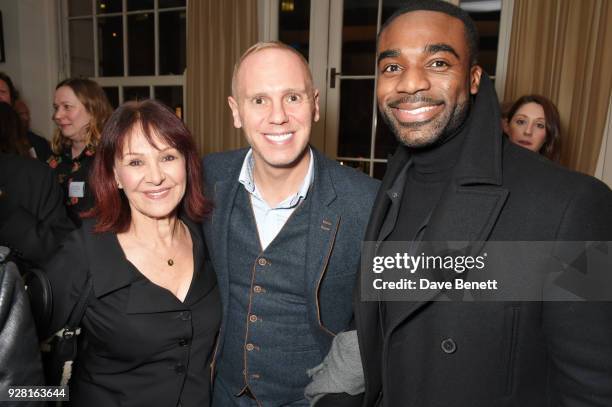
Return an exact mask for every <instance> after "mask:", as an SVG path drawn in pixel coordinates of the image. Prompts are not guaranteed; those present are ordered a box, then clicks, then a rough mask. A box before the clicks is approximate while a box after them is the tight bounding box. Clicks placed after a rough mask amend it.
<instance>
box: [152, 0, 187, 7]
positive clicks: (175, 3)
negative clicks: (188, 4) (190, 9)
mask: <svg viewBox="0 0 612 407" xmlns="http://www.w3.org/2000/svg"><path fill="white" fill-rule="evenodd" d="M158 4H159V8H168V7H185V0H159V3H158Z"/></svg>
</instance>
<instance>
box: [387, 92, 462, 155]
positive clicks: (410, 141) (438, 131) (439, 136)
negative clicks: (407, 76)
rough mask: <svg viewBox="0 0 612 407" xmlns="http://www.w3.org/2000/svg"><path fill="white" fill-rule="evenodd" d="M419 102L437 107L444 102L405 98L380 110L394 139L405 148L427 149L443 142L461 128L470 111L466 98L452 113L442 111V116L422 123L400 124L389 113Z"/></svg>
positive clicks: (422, 98)
mask: <svg viewBox="0 0 612 407" xmlns="http://www.w3.org/2000/svg"><path fill="white" fill-rule="evenodd" d="M419 102H425V103H428V104H431V105H437V104H441V103H443V102H444V101H438V100H435V99H431V98H428V97H424V96H405V97H403V98H400V99H397V100H394V101H391V102H389V103H388V104H386V105H385V107H384V108H383V109H382V110H381V115H382V117H383V120H384V121H385V123H387V125H388V126H389V128H390V129H391V131H392V132H393V134H394V135H395V138H396V139H397V140H398V141H399V142H400V143H402V144H404V145H405V146H407V147H412V148H423V147H429V146H432V145H434V144H436V143H437V142H438V141H441V140H443V139H444V138H445V137H443V136H446V135H448V134H453V133H454V131H455V130H457V129H458V128H459V127H461V125H462V124H463V122H464V121H465V119H466V118H467V115H468V112H469V110H470V98H469V97H468V98H467V99H466V100H465V101H463V102H459V103H457V104H456V105H455V108H454V109H453V110H452V111H444V112H443V113H442V115H438V116H436V117H433V118H431V119H429V120H425V121H422V122H410V123H401V122H399V121H398V120H397V119H396V118H395V116H394V115H393V112H392V111H391V109H392V108H394V107H397V106H398V105H400V104H402V103H419ZM421 129H422V130H421ZM419 130H421V131H419ZM406 132H407V133H406Z"/></svg>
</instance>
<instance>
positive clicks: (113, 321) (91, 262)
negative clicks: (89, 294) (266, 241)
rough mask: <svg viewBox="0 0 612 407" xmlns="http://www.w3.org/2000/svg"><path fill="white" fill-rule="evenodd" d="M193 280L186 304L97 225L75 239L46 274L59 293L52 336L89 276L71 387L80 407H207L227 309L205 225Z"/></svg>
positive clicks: (196, 237)
mask: <svg viewBox="0 0 612 407" xmlns="http://www.w3.org/2000/svg"><path fill="white" fill-rule="evenodd" d="M184 222H185V223H186V224H187V225H188V227H189V231H190V233H191V238H192V240H193V252H194V270H195V271H194V275H193V280H192V282H191V286H190V288H189V291H188V293H187V296H186V298H185V301H184V302H181V301H179V300H178V299H177V298H176V297H175V296H174V295H173V294H172V293H170V292H169V291H168V290H166V289H164V288H162V287H159V286H157V285H155V284H153V283H152V282H151V281H150V280H148V279H147V278H146V277H145V276H144V275H143V274H141V273H140V272H139V271H138V270H137V269H136V268H135V267H134V266H133V265H132V264H131V263H130V262H129V261H128V260H127V259H126V258H125V255H124V253H123V251H122V249H121V246H120V245H119V242H118V240H117V236H116V235H115V234H113V233H93V231H92V228H93V225H94V220H92V219H86V220H85V221H84V222H83V228H82V229H80V230H77V231H75V232H73V233H72V234H71V235H70V236H69V237H68V238H67V239H66V242H65V243H64V244H63V246H62V248H61V249H60V251H59V253H58V254H57V255H56V256H55V257H54V258H53V259H52V260H51V262H50V263H49V264H48V265H47V267H46V268H45V271H46V272H47V273H48V275H49V279H50V281H51V286H52V289H53V296H54V301H53V302H54V304H53V316H52V322H51V325H52V331H56V330H59V329H60V328H61V327H62V326H63V324H65V323H66V321H67V319H68V316H69V314H70V311H71V310H72V308H73V307H74V305H75V303H76V301H77V300H78V298H79V295H80V293H81V292H82V291H83V290H84V288H85V285H86V282H87V278H88V276H90V277H91V279H92V282H93V291H94V294H93V297H94V298H90V300H89V303H88V308H87V310H86V313H85V316H84V318H83V321H82V324H81V327H82V329H83V338H82V339H83V341H81V342H83V343H84V346H80V348H79V350H78V356H77V361H76V362H75V365H76V366H75V368H74V369H73V375H72V378H71V381H70V384H71V388H70V400H71V402H72V404H73V405H75V406H88V407H89V406H101V407H102V406H104V407H109V406H125V405H142V406H176V405H177V404H178V403H179V402H180V404H181V405H182V406H184V407H186V406H207V405H208V404H209V398H210V360H211V357H212V353H213V345H214V342H215V338H216V335H217V330H218V327H219V321H220V312H221V305H220V299H219V292H218V288H217V282H216V277H215V273H214V271H213V269H212V264H211V262H210V260H209V259H208V258H205V253H206V248H205V246H204V241H203V239H202V236H201V232H200V228H199V226H196V225H194V224H192V223H190V222H188V221H186V220H184Z"/></svg>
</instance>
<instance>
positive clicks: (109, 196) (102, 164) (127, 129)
mask: <svg viewBox="0 0 612 407" xmlns="http://www.w3.org/2000/svg"><path fill="white" fill-rule="evenodd" d="M135 126H139V127H141V128H142V131H143V134H144V136H145V138H146V139H147V141H148V142H149V143H151V145H153V146H155V141H154V137H155V136H157V137H159V138H160V139H161V140H163V141H164V142H165V143H166V144H168V145H169V146H171V147H173V148H176V149H177V150H178V151H179V152H180V153H181V154H182V155H183V156H184V157H185V165H186V172H187V187H186V190H185V196H183V199H182V200H181V203H180V204H179V211H182V212H183V213H184V214H185V215H187V216H188V217H189V218H190V219H191V220H193V221H196V222H200V221H202V219H204V217H205V216H206V215H207V214H208V213H209V212H210V210H211V204H210V202H209V201H208V200H207V199H206V198H205V197H204V193H203V189H202V188H203V187H202V173H201V168H200V158H199V156H198V153H197V150H196V146H195V142H194V140H193V137H191V133H189V130H187V128H186V127H185V125H184V124H183V122H182V121H181V120H180V119H179V118H178V117H176V115H175V114H174V113H173V112H172V111H171V110H169V109H168V108H167V107H166V106H165V105H163V104H162V103H160V102H157V101H155V100H145V101H141V102H127V103H124V104H123V105H121V106H119V108H117V110H115V111H114V112H113V114H112V115H111V116H110V118H109V119H108V121H107V122H106V125H105V126H104V130H103V131H102V137H101V139H100V143H99V144H98V147H97V149H96V154H95V159H94V164H93V168H92V171H91V174H90V176H89V185H90V187H91V189H92V192H93V195H94V197H95V200H96V204H95V206H94V208H93V209H92V210H90V211H88V212H87V213H85V214H84V215H83V216H84V217H96V218H97V223H96V226H95V229H94V230H95V231H96V232H114V233H121V232H125V231H126V230H127V229H128V228H129V225H130V221H131V211H130V206H129V202H128V200H127V198H126V196H125V195H124V193H123V192H122V191H120V189H119V188H118V187H117V182H116V180H115V174H114V167H115V159H116V158H119V157H121V155H122V154H123V147H124V146H125V142H126V139H127V137H128V136H129V135H130V134H131V133H132V131H133V129H134V127H135Z"/></svg>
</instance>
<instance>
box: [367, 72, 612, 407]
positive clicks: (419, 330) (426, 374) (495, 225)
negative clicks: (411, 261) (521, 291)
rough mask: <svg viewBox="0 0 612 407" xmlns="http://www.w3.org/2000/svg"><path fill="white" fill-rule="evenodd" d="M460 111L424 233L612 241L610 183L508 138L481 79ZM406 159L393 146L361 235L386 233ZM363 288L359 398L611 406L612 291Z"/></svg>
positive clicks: (437, 237)
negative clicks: (391, 293) (381, 295)
mask: <svg viewBox="0 0 612 407" xmlns="http://www.w3.org/2000/svg"><path fill="white" fill-rule="evenodd" d="M467 120H468V122H467V123H466V126H465V127H464V130H463V131H465V132H467V133H466V137H465V141H464V146H463V150H462V153H461V156H460V158H459V161H458V163H457V166H456V167H455V171H454V178H453V180H452V181H451V182H450V183H449V185H448V186H447V187H446V189H445V191H444V192H443V194H442V196H441V198H440V201H439V203H438V205H437V206H436V208H435V209H434V212H433V213H432V216H431V218H430V221H429V223H428V224H427V228H426V230H425V232H424V236H423V240H425V241H583V240H589V241H591V240H597V241H610V240H612V192H611V191H610V189H609V188H608V187H607V186H605V185H604V184H603V183H601V182H599V181H597V180H595V179H594V178H592V177H588V176H585V175H581V174H578V173H575V172H572V171H568V170H566V169H563V168H561V167H559V166H557V165H555V164H554V163H552V162H550V161H548V160H547V159H545V158H543V157H541V156H538V155H536V154H534V153H532V152H530V151H528V150H526V149H523V148H522V147H518V146H515V145H514V144H511V143H510V142H509V141H508V140H507V139H505V138H504V137H503V136H502V132H501V129H500V125H499V123H500V120H499V112H498V109H497V101H496V97H495V93H494V91H493V87H492V84H491V82H490V81H489V80H488V78H483V81H482V83H481V86H480V90H479V93H478V95H477V96H476V98H475V102H474V104H473V105H472V108H471V112H470V116H469V117H468V119H467ZM409 159H410V154H409V152H408V151H407V149H405V148H404V147H400V148H399V149H398V151H397V152H396V154H395V155H394V157H393V158H392V159H391V160H390V162H389V166H388V170H387V173H386V175H385V178H384V180H383V184H382V186H381V189H380V192H379V194H378V197H377V199H376V202H375V204H374V209H373V213H372V216H371V218H370V223H369V225H368V229H367V231H366V238H365V240H367V241H383V240H384V239H385V236H384V235H383V236H381V234H380V230H381V226H382V224H383V222H384V220H385V218H386V216H387V213H388V211H389V207H390V199H389V197H388V195H387V193H386V192H387V190H388V189H389V188H390V186H391V185H392V184H393V181H394V180H395V179H396V177H397V176H398V174H399V173H400V172H401V171H402V169H403V168H404V166H405V164H406V162H407V161H408V160H409ZM405 240H410V237H408V236H407V237H406V239H405ZM527 267H528V266H527ZM610 272H612V270H610ZM608 281H609V279H608ZM610 290H612V287H611V288H610ZM360 295H361V291H360V287H357V289H356V297H355V313H356V315H355V319H356V325H357V330H358V335H359V343H360V350H361V357H362V361H363V365H364V373H365V379H366V394H365V397H364V403H363V405H364V406H374V405H381V406H388V407H392V406H393V407H395V406H419V407H427V406H457V407H464V406H466V407H467V406H469V407H492V406H495V407H498V406H517V407H518V406H521V407H536V406H537V407H541V406H611V405H612V303H610V302H542V301H532V302H521V301H515V302H509V301H505V302H501V301H498V302H435V301H429V300H427V299H425V300H422V301H403V302H402V301H400V302H395V301H394V302H386V303H384V304H382V303H381V302H364V301H361V296H360ZM610 295H611V296H612V291H611V294H610ZM431 299H433V294H432V298H431ZM381 305H382V308H383V309H384V311H383V312H384V313H385V314H384V315H386V316H385V317H384V321H381V318H380V309H381ZM381 328H383V330H381ZM382 332H384V333H382Z"/></svg>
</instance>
